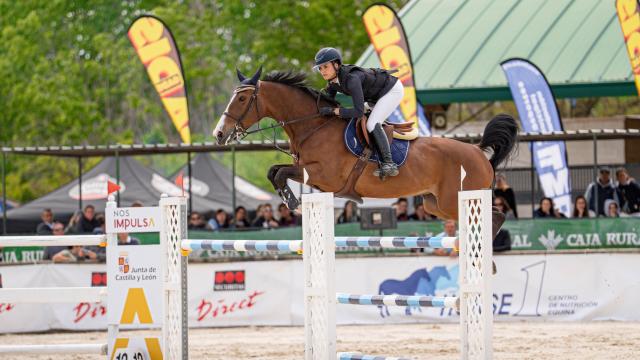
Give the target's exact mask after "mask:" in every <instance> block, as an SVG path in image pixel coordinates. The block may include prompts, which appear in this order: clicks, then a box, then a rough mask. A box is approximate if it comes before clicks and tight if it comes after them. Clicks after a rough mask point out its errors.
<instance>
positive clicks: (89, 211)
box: [75, 204, 100, 234]
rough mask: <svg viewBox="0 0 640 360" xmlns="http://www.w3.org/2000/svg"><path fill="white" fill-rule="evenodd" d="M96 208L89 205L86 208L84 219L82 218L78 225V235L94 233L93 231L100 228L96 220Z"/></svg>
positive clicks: (83, 212) (83, 213) (83, 214)
mask: <svg viewBox="0 0 640 360" xmlns="http://www.w3.org/2000/svg"><path fill="white" fill-rule="evenodd" d="M95 214H96V208H95V207H93V205H91V204H89V205H87V206H85V207H84V210H83V211H82V217H80V221H78V223H77V224H76V229H75V230H76V233H77V234H86V233H89V234H90V233H92V232H93V229H95V228H97V227H98V226H100V224H98V220H96V219H95Z"/></svg>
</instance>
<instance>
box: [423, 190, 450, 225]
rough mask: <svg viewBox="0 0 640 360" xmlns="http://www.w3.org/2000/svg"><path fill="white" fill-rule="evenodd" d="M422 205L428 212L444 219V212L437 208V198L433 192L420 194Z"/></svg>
mask: <svg viewBox="0 0 640 360" xmlns="http://www.w3.org/2000/svg"><path fill="white" fill-rule="evenodd" d="M422 206H423V207H424V209H425V211H426V212H428V213H429V214H432V215H435V216H437V217H438V218H439V219H444V216H445V215H444V214H443V213H442V211H440V208H438V199H436V197H435V195H433V194H424V195H422Z"/></svg>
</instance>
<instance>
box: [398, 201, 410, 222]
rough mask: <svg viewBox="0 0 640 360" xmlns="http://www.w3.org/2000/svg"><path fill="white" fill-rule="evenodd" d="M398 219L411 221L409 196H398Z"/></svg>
mask: <svg viewBox="0 0 640 360" xmlns="http://www.w3.org/2000/svg"><path fill="white" fill-rule="evenodd" d="M395 205H396V206H395V209H396V219H397V220H398V221H409V214H408V207H409V202H408V201H407V198H402V197H401V198H398V202H396V204H395Z"/></svg>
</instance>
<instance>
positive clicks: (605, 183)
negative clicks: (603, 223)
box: [584, 167, 618, 216]
mask: <svg viewBox="0 0 640 360" xmlns="http://www.w3.org/2000/svg"><path fill="white" fill-rule="evenodd" d="M610 175H611V171H610V170H609V168H608V167H601V168H600V176H599V177H598V179H597V180H596V181H594V182H592V183H591V184H589V186H588V187H587V191H586V192H585V193H584V197H585V199H586V200H587V204H588V205H589V210H591V211H593V212H594V213H595V214H596V216H600V215H602V216H604V215H605V213H606V209H605V206H604V202H605V201H606V200H615V201H616V202H618V194H617V192H616V189H615V188H614V187H613V181H611V179H610ZM596 189H597V192H598V198H597V199H596Z"/></svg>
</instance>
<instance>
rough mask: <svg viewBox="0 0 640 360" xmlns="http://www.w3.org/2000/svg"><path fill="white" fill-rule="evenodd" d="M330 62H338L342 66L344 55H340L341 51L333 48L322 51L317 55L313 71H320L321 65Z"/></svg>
mask: <svg viewBox="0 0 640 360" xmlns="http://www.w3.org/2000/svg"><path fill="white" fill-rule="evenodd" d="M329 61H337V62H338V63H339V64H342V55H340V51H338V50H336V49H334V48H332V47H326V48H322V49H320V50H319V51H318V52H317V53H316V59H315V65H314V66H313V70H318V66H319V65H321V64H324V63H326V62H329Z"/></svg>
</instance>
